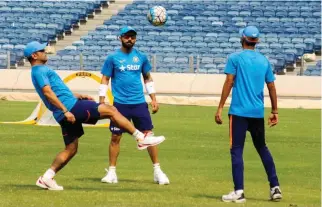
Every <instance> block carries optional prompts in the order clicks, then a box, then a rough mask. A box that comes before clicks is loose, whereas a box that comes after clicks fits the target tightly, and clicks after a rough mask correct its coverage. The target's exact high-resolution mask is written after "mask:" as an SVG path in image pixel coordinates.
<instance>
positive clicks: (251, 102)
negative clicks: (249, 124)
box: [225, 50, 275, 118]
mask: <svg viewBox="0 0 322 207" xmlns="http://www.w3.org/2000/svg"><path fill="white" fill-rule="evenodd" d="M225 73H226V74H232V75H234V76H235V79H234V86H233V94H232V101H231V105H230V109H229V114H232V115H237V116H243V117H251V118H263V117H264V84H265V82H266V83H270V82H273V81H274V80H275V77H274V74H273V71H272V68H271V65H270V63H269V61H268V59H267V58H266V57H265V56H263V55H262V54H260V53H258V52H256V51H254V50H243V51H242V52H236V53H233V54H231V55H230V56H229V58H228V61H227V65H226V68H225Z"/></svg>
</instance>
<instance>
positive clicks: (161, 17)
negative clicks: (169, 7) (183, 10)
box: [147, 6, 168, 26]
mask: <svg viewBox="0 0 322 207" xmlns="http://www.w3.org/2000/svg"><path fill="white" fill-rule="evenodd" d="M147 18H148V21H149V22H150V23H151V24H152V25H153V26H162V25H164V24H165V23H166V22H167V19H168V15H167V11H166V9H165V8H164V7H162V6H154V7H152V8H150V9H149V12H148V15H147Z"/></svg>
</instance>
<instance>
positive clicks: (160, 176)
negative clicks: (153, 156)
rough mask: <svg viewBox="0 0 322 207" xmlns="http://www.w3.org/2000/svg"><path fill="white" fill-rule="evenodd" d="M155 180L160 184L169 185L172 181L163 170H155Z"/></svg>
mask: <svg viewBox="0 0 322 207" xmlns="http://www.w3.org/2000/svg"><path fill="white" fill-rule="evenodd" d="M154 182H155V183H158V184H159V185H169V184H170V181H169V178H168V176H167V175H166V174H164V173H163V172H162V170H155V171H154Z"/></svg>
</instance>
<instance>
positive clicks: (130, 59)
mask: <svg viewBox="0 0 322 207" xmlns="http://www.w3.org/2000/svg"><path fill="white" fill-rule="evenodd" d="M136 35H137V32H136V31H135V29H134V28H132V27H130V26H126V27H123V28H121V30H120V36H119V39H120V41H121V44H122V46H121V48H120V49H117V50H116V51H114V52H113V53H112V54H110V55H109V56H108V57H107V58H106V60H105V63H104V66H103V68H102V71H101V72H102V75H103V76H102V80H101V85H100V89H99V97H100V103H104V99H105V94H106V91H107V88H108V84H109V81H110V79H112V80H111V82H112V93H113V96H114V106H115V107H116V108H117V110H118V111H119V112H120V113H121V114H123V116H125V117H126V118H127V119H128V120H130V121H131V120H132V121H133V123H134V126H135V127H136V128H138V129H139V130H141V131H143V132H144V133H146V134H153V133H152V129H153V125H152V120H151V116H150V113H149V108H148V104H147V103H146V101H145V97H144V93H143V86H142V82H141V74H142V76H143V79H144V84H145V88H146V91H147V93H148V94H149V96H150V98H151V100H152V101H151V106H152V113H153V114H154V113H156V112H157V111H158V110H159V105H158V103H157V100H156V96H155V93H156V91H155V88H154V82H153V80H152V77H151V74H150V71H151V65H150V63H149V61H148V58H147V56H146V55H145V54H143V53H141V52H140V51H138V50H137V49H136V48H133V46H134V44H135V42H136ZM110 131H111V132H112V137H111V142H110V145H109V169H108V170H107V169H106V171H107V173H106V176H105V177H103V178H102V180H101V181H102V182H105V183H117V182H118V179H117V175H116V161H117V157H118V155H119V152H120V140H121V137H122V133H123V130H122V129H121V128H119V126H118V125H117V123H115V122H114V121H112V122H111V124H110ZM137 147H138V149H139V150H144V149H147V151H148V153H149V155H150V157H151V160H152V163H153V168H154V182H156V183H158V184H160V185H164V184H169V179H168V177H167V176H166V174H164V173H163V171H162V170H161V168H160V164H159V160H158V150H157V147H156V146H151V147H149V146H146V145H141V144H138V145H137Z"/></svg>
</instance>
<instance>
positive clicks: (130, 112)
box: [110, 103, 153, 134]
mask: <svg viewBox="0 0 322 207" xmlns="http://www.w3.org/2000/svg"><path fill="white" fill-rule="evenodd" d="M114 107H115V108H117V110H118V111H119V112H120V113H121V114H122V115H123V116H125V117H126V118H127V119H128V120H129V121H133V124H134V126H135V128H137V129H138V130H140V131H148V130H152V129H153V125H152V120H151V116H150V112H149V106H148V104H147V103H141V104H120V103H114ZM110 131H111V132H112V133H113V134H122V133H123V132H126V131H124V130H123V129H121V128H120V127H119V126H118V125H117V124H116V123H114V122H113V121H111V124H110Z"/></svg>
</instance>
